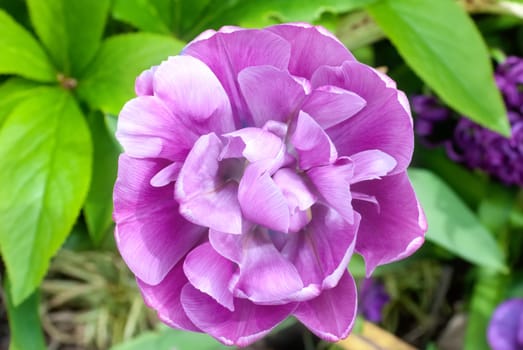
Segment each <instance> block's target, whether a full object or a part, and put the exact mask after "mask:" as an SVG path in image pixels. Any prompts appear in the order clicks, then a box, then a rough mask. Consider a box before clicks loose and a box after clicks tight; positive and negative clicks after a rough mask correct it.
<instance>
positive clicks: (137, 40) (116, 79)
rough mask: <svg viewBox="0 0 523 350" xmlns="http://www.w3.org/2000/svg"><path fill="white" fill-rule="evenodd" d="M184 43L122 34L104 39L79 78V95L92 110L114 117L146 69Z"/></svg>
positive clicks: (155, 37)
mask: <svg viewBox="0 0 523 350" xmlns="http://www.w3.org/2000/svg"><path fill="white" fill-rule="evenodd" d="M183 45H184V44H183V43H182V42H180V41H178V40H176V39H174V38H171V37H168V36H165V35H158V34H149V33H135V34H123V35H118V36H113V37H111V38H109V39H107V40H106V41H105V42H104V43H103V44H102V46H101V47H100V50H99V51H98V53H97V55H96V57H95V59H94V60H93V61H92V62H91V64H89V66H88V67H87V69H86V70H85V71H84V73H83V74H82V77H81V78H80V81H79V84H78V89H77V91H78V94H79V95H80V97H81V98H83V99H84V100H86V101H87V102H88V103H89V105H90V106H91V107H92V108H93V109H101V110H102V111H104V112H106V113H111V114H114V115H117V114H118V113H119V112H120V109H121V108H122V106H123V105H124V103H125V102H126V101H127V100H129V99H130V98H132V97H133V96H134V81H135V79H136V77H137V76H138V75H139V74H140V73H141V72H142V71H143V70H145V69H148V68H150V67H151V66H153V65H156V64H159V63H161V62H162V60H165V59H167V57H168V56H173V55H176V54H178V53H179V52H180V50H181V49H182V48H183Z"/></svg>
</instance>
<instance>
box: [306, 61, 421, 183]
mask: <svg viewBox="0 0 523 350" xmlns="http://www.w3.org/2000/svg"><path fill="white" fill-rule="evenodd" d="M311 82H312V85H313V87H314V88H316V87H319V86H324V85H334V86H338V87H341V88H344V89H346V90H349V91H353V92H354V93H356V94H358V95H359V96H361V97H362V98H363V99H365V101H367V105H366V106H365V107H364V108H363V109H362V110H361V111H360V112H358V113H357V114H356V115H354V116H352V117H351V118H349V119H347V120H346V121H345V122H343V123H340V124H338V125H336V126H335V127H332V128H329V129H327V134H328V135H329V136H330V137H331V140H332V142H334V144H335V145H336V149H337V150H338V152H339V153H340V155H344V156H350V155H351V154H354V153H358V152H361V151H365V150H369V149H379V150H381V151H383V152H385V153H387V154H389V155H390V156H392V157H393V158H394V159H396V161H397V163H398V164H397V165H396V168H395V169H394V170H393V172H392V173H393V174H397V173H400V172H402V171H404V170H405V169H406V168H407V166H408V164H409V163H410V160H411V158H412V152H413V149H414V137H413V130H412V118H411V116H410V114H409V113H408V112H407V111H406V110H405V108H404V106H403V104H404V102H402V101H401V94H399V93H398V90H396V89H394V88H392V87H387V86H386V84H385V82H384V81H383V80H382V79H381V78H380V76H379V75H378V74H377V73H376V72H375V71H374V70H373V69H372V68H370V67H368V66H366V65H364V64H361V63H359V62H355V61H352V62H345V63H343V65H342V66H341V67H326V66H324V67H320V68H319V69H318V70H317V71H316V72H315V73H314V76H313V78H312V80H311Z"/></svg>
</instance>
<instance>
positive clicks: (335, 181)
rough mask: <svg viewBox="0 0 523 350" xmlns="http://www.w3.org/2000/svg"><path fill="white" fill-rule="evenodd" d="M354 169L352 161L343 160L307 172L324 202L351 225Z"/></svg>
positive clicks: (352, 218) (352, 217)
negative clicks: (351, 189)
mask: <svg viewBox="0 0 523 350" xmlns="http://www.w3.org/2000/svg"><path fill="white" fill-rule="evenodd" d="M353 168H354V165H353V163H352V162H351V161H350V160H348V159H345V158H341V159H339V160H338V161H337V162H336V163H334V164H333V165H327V166H321V167H315V168H312V169H309V170H308V171H307V176H308V177H309V179H310V180H311V182H312V183H313V184H314V186H316V188H317V189H318V192H319V193H320V194H321V195H322V197H323V200H324V201H325V202H326V203H327V204H328V205H329V206H331V207H332V208H333V209H335V210H336V211H337V212H338V213H339V214H340V215H341V216H342V217H343V218H344V219H345V220H347V222H349V223H352V222H354V210H353V208H352V205H351V201H352V195H351V191H350V180H351V178H352V174H353Z"/></svg>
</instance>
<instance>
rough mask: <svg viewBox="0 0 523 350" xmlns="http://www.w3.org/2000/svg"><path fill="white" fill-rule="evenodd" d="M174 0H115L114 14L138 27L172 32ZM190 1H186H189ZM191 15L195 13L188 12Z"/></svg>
mask: <svg viewBox="0 0 523 350" xmlns="http://www.w3.org/2000/svg"><path fill="white" fill-rule="evenodd" d="M177 2H179V1H174V0H146V1H143V0H115V2H114V5H113V8H112V14H113V16H114V18H116V19H118V20H120V21H123V22H127V23H130V24H132V25H133V26H135V27H136V28H138V29H140V30H143V31H147V32H154V33H163V34H170V33H171V28H173V27H172V26H173V23H172V17H174V16H173V12H174V5H175V3H177ZM187 2H188V1H184V3H187ZM188 15H189V16H191V15H193V13H188Z"/></svg>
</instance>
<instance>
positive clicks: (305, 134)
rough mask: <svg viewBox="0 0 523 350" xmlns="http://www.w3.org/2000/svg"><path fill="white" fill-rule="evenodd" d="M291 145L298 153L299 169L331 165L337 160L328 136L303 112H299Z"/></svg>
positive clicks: (334, 149)
mask: <svg viewBox="0 0 523 350" xmlns="http://www.w3.org/2000/svg"><path fill="white" fill-rule="evenodd" d="M291 143H292V145H293V146H294V148H295V149H296V151H297V153H298V156H299V160H298V161H299V164H300V168H301V169H304V170H307V169H309V168H311V167H315V166H321V165H327V164H332V163H333V162H334V161H335V160H336V158H338V152H337V151H336V148H335V147H334V144H333V143H332V142H331V140H330V138H329V136H327V134H326V133H325V131H324V130H323V129H322V128H321V126H320V125H319V124H318V123H316V121H315V120H314V119H312V118H311V117H310V116H309V115H308V114H307V113H305V112H300V114H299V116H298V120H297V122H296V128H295V130H294V132H293V133H292V135H291Z"/></svg>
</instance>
